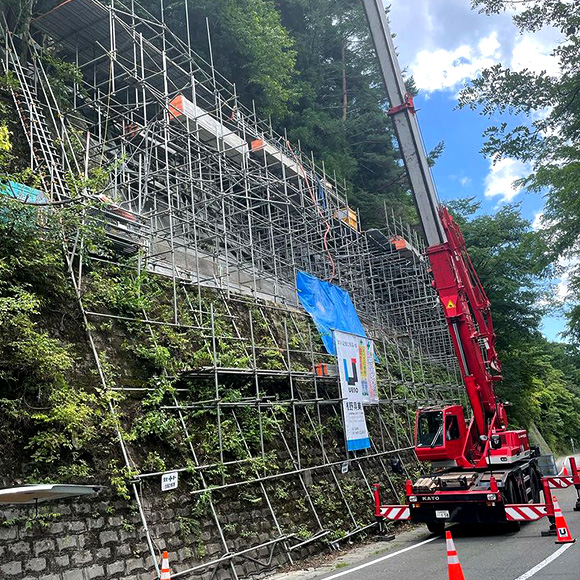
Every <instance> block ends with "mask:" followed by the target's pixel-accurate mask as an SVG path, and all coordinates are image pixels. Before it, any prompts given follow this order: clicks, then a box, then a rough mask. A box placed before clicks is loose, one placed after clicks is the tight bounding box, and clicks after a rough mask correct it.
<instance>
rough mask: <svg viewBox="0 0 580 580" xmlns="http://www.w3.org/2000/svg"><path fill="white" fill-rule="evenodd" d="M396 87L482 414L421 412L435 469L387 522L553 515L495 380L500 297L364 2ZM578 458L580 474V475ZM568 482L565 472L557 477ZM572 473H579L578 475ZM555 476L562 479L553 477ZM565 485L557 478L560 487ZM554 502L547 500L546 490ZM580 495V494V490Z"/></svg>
mask: <svg viewBox="0 0 580 580" xmlns="http://www.w3.org/2000/svg"><path fill="white" fill-rule="evenodd" d="M362 3H363V6H364V9H365V13H366V16H367V20H368V24H369V28H370V33H371V37H372V40H373V43H374V45H375V50H376V53H377V57H378V62H379V66H380V70H381V74H382V77H383V81H384V84H385V88H386V91H387V96H388V100H389V103H390V106H391V108H390V110H389V112H388V114H389V115H390V116H391V117H392V119H393V123H394V127H395V132H396V134H397V138H398V141H399V146H400V150H401V154H402V157H403V161H404V163H405V168H406V171H407V174H408V178H409V182H410V186H411V191H412V192H413V195H414V199H415V204H416V206H417V211H418V214H419V218H420V221H421V224H422V226H423V230H424V232H425V237H426V240H427V244H428V249H427V255H428V258H429V260H430V263H431V269H432V273H433V286H434V287H435V289H436V290H437V293H438V295H439V299H440V301H441V304H442V306H443V310H444V313H445V319H446V321H447V325H448V327H449V332H450V335H451V340H452V342H453V347H454V350H455V353H456V355H457V359H458V363H459V368H460V371H461V376H462V378H463V382H464V384H465V389H466V392H467V396H468V398H469V402H470V404H471V409H472V412H473V417H472V419H471V421H470V422H469V424H467V423H466V420H465V416H464V411H463V408H462V407H461V405H450V406H441V407H429V408H421V409H419V410H418V411H417V415H416V419H415V452H416V454H417V457H418V459H419V460H420V461H430V462H431V463H432V466H433V469H434V471H433V473H432V474H431V475H429V476H427V477H422V478H420V479H419V480H417V481H416V482H414V483H412V482H411V481H410V480H409V481H407V488H406V499H407V504H406V505H401V506H382V505H381V504H380V499H379V493H378V485H377V486H376V487H375V504H376V515H377V517H378V518H379V520H382V518H387V519H393V520H395V519H411V520H413V521H416V522H425V523H426V524H427V526H428V528H429V530H430V531H432V532H442V531H443V529H444V527H445V523H446V522H466V523H468V522H488V523H492V522H506V521H521V520H529V519H540V518H541V517H544V516H548V517H550V519H551V521H552V523H553V517H552V516H553V509H552V505H551V496H550V492H549V485H550V481H549V478H545V479H542V474H541V472H540V470H539V468H538V460H537V453H536V452H535V451H533V450H530V445H529V441H528V434H527V432H526V431H524V430H509V429H508V428H507V416H506V412H505V408H504V405H503V404H502V403H501V402H500V401H499V400H498V398H497V396H496V394H495V391H494V383H496V382H497V381H501V379H502V377H501V364H500V361H499V359H498V356H497V352H496V350H495V333H494V330H493V325H492V320H491V314H490V302H489V300H488V298H487V296H486V294H485V291H484V289H483V287H482V285H481V283H480V281H479V278H478V276H477V273H476V272H475V270H474V268H473V265H472V263H471V260H470V258H469V255H468V253H467V249H466V247H465V240H464V238H463V235H462V233H461V231H460V229H459V227H458V226H457V224H456V223H455V222H454V221H453V218H452V217H451V215H450V213H449V212H448V211H447V209H446V208H444V207H443V206H441V205H440V204H439V201H438V199H437V193H436V190H435V185H434V183H433V179H432V176H431V172H430V170H429V165H428V161H427V156H426V154H425V150H424V147H423V144H422V140H421V135H420V132H419V126H418V123H417V118H416V110H415V107H414V104H413V98H412V96H411V95H410V94H408V92H407V90H406V88H405V84H404V81H403V76H402V74H401V70H400V67H399V64H398V62H397V57H396V52H395V47H394V44H393V40H392V36H391V33H390V30H389V27H388V23H387V18H386V14H385V10H384V7H383V2H382V0H362ZM571 463H572V469H573V472H574V473H573V475H574V478H573V479H574V481H573V482H572V481H570V482H569V484H572V483H575V484H577V485H576V487H577V489H579V490H580V478H579V476H578V472H577V470H576V468H575V464H574V463H573V461H572V462H571ZM552 479H558V478H552ZM570 480H572V478H570ZM552 483H553V482H552ZM556 486H558V487H563V486H562V485H559V484H558V483H557V482H556V484H554V485H553V487H556ZM541 491H543V492H544V497H545V500H544V501H545V503H543V504H540V503H539V502H540V492H541ZM579 494H580V491H579Z"/></svg>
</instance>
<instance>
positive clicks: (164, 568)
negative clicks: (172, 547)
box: [159, 551, 171, 580]
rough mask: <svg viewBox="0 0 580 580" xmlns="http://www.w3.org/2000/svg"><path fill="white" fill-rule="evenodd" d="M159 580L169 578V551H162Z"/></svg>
mask: <svg viewBox="0 0 580 580" xmlns="http://www.w3.org/2000/svg"><path fill="white" fill-rule="evenodd" d="M159 580H171V573H170V571H169V553H168V552H167V551H165V552H163V560H161V576H159Z"/></svg>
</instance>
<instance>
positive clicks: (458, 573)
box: [445, 532, 465, 580]
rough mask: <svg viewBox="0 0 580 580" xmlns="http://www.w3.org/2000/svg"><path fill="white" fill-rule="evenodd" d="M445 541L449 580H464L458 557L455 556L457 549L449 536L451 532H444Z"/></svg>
mask: <svg viewBox="0 0 580 580" xmlns="http://www.w3.org/2000/svg"><path fill="white" fill-rule="evenodd" d="M445 542H446V544H447V568H448V569H449V580H465V576H464V575H463V570H462V569H461V564H460V563H459V558H458V557H457V550H456V549H455V544H454V543H453V538H452V537H451V532H445Z"/></svg>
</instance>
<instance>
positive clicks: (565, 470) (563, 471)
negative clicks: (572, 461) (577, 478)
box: [562, 465, 570, 475]
mask: <svg viewBox="0 0 580 580" xmlns="http://www.w3.org/2000/svg"><path fill="white" fill-rule="evenodd" d="M562 475H570V474H569V473H568V468H567V467H566V466H565V465H564V469H563V470H562Z"/></svg>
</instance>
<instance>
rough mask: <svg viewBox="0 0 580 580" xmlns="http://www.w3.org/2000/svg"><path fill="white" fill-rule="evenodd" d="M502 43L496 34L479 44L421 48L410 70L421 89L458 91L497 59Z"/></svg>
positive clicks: (493, 33)
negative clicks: (431, 48)
mask: <svg viewBox="0 0 580 580" xmlns="http://www.w3.org/2000/svg"><path fill="white" fill-rule="evenodd" d="M498 48H499V42H498V40H497V33H495V32H492V33H491V35H489V36H487V37H485V38H483V39H481V41H480V42H479V44H478V46H477V47H471V46H469V45H467V44H464V45H461V46H459V47H458V48H455V49H453V50H446V49H443V48H439V49H436V50H433V51H429V50H422V51H420V52H419V53H418V54H417V57H416V59H415V62H414V63H413V64H412V65H411V67H410V72H411V74H412V75H413V78H414V79H415V82H416V83H417V86H418V87H419V89H422V90H424V91H428V92H431V91H438V90H443V89H448V90H452V91H455V90H457V89H458V88H459V87H461V86H462V85H463V84H464V83H465V81H467V80H468V79H471V78H473V77H475V76H477V74H478V73H479V72H480V71H481V70H482V69H484V68H487V67H489V66H492V65H494V64H495V63H496V62H497V58H498V53H497V49H498Z"/></svg>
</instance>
